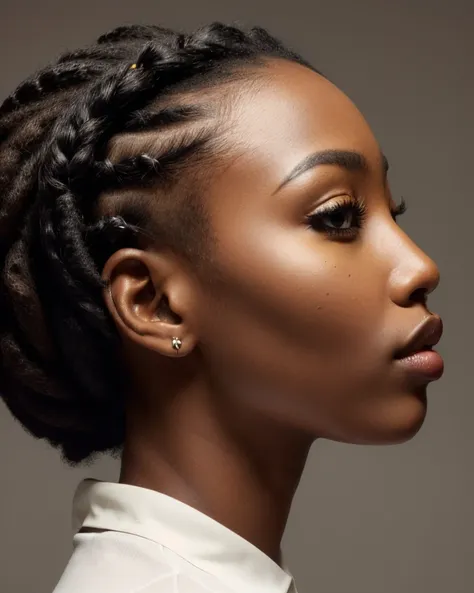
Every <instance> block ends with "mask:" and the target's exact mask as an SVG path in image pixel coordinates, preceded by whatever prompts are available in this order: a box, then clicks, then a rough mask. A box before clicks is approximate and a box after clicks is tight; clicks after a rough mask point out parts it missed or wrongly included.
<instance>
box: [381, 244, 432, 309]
mask: <svg viewBox="0 0 474 593" xmlns="http://www.w3.org/2000/svg"><path fill="white" fill-rule="evenodd" d="M401 241H402V244H401V245H400V244H399V245H398V246H397V247H398V248H397V249H396V250H394V252H393V253H394V257H395V262H394V263H395V265H394V268H393V269H392V273H391V275H390V296H391V299H392V301H393V302H394V303H395V304H397V305H399V306H400V307H410V306H411V305H414V304H416V303H419V304H422V305H425V304H426V300H427V297H428V295H429V294H430V293H431V292H433V290H435V288H436V287H437V286H438V284H439V279H440V276H439V270H438V266H437V265H436V264H435V262H434V261H433V260H432V259H431V258H430V257H429V256H428V255H427V254H426V253H425V252H424V251H422V250H421V249H420V248H419V247H418V246H417V245H415V244H414V243H413V242H412V241H411V239H409V238H408V237H407V236H406V235H405V236H404V237H403V238H402V239H401Z"/></svg>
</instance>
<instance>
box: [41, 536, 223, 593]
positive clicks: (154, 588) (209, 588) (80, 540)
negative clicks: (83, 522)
mask: <svg viewBox="0 0 474 593" xmlns="http://www.w3.org/2000/svg"><path fill="white" fill-rule="evenodd" d="M105 591H106V592H107V593H231V592H230V590H228V589H227V588H226V587H225V586H223V585H222V583H219V582H217V580H216V579H215V578H214V577H212V576H211V575H209V574H207V573H205V572H203V571H201V570H199V569H197V568H196V567H194V566H193V565H192V564H190V563H189V562H187V561H185V560H184V559H182V558H181V557H179V556H177V555H176V554H175V553H174V552H172V551H171V550H169V549H168V548H166V547H163V546H161V545H160V544H157V543H156V542H153V541H150V540H148V539H145V538H141V537H137V536H135V535H129V534H126V533H118V532H101V533H86V534H78V535H76V537H75V539H74V552H73V554H72V556H71V558H70V560H69V563H68V564H67V566H66V568H65V570H64V572H63V574H62V576H61V579H60V580H59V583H58V585H57V586H56V588H55V589H54V592H53V593H104V592H105Z"/></svg>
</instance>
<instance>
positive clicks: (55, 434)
mask: <svg viewBox="0 0 474 593" xmlns="http://www.w3.org/2000/svg"><path fill="white" fill-rule="evenodd" d="M265 57H277V58H283V59H287V60H291V61H295V62H298V63H301V64H305V65H308V64H306V63H305V62H304V61H303V60H302V59H301V58H300V57H299V56H298V55H296V54H295V53H293V52H291V51H289V50H288V49H286V48H284V47H283V46H282V45H281V43H280V42H278V41H277V40H276V39H274V38H273V37H271V36H270V35H269V34H268V33H267V32H266V31H265V30H264V29H261V28H253V29H251V30H250V31H249V32H244V31H242V30H240V29H238V28H235V27H230V26H224V25H222V24H219V23H214V24H212V25H210V26H208V27H205V28H202V29H199V30H198V31H196V32H195V33H193V34H191V35H185V34H182V33H176V32H173V31H171V30H168V29H164V28H161V27H156V26H128V27H120V28H117V29H115V30H113V31H111V32H110V33H108V34H106V35H104V36H102V37H100V38H99V39H98V41H97V42H96V44H94V45H92V46H89V47H86V48H84V49H79V50H77V51H73V52H69V53H66V54H64V55H62V56H61V57H60V58H59V59H58V60H57V61H56V62H55V63H54V64H52V65H50V66H48V67H47V68H45V69H43V70H41V71H39V72H38V73H37V74H35V75H34V76H33V77H31V78H29V79H27V80H26V81H24V82H23V83H22V84H21V85H20V86H19V87H18V88H17V89H16V90H15V92H14V93H13V94H11V95H10V96H9V97H8V98H7V99H6V100H5V101H4V103H3V104H2V105H1V107H0V192H1V193H0V251H1V255H0V262H1V281H0V316H1V317H0V392H1V395H2V397H3V399H4V401H5V403H6V405H7V406H8V408H9V409H10V411H11V412H12V414H13V415H14V416H15V417H16V418H17V419H18V420H19V421H20V422H21V424H22V425H23V426H24V427H25V428H26V430H28V431H29V432H30V433H32V434H33V435H34V436H36V437H38V438H44V439H47V440H48V441H49V442H50V443H51V444H52V445H53V446H56V447H58V448H59V449H60V451H61V452H62V455H63V457H64V458H65V459H66V460H67V461H69V462H70V463H77V462H80V461H82V460H84V459H86V458H88V457H89V456H90V455H92V454H94V453H97V452H101V451H105V450H108V449H116V448H119V447H120V446H121V444H122V443H123V439H124V397H125V390H126V385H127V377H125V376H123V373H124V372H123V370H122V369H123V365H122V364H121V361H120V343H119V338H118V334H117V332H116V330H115V326H114V325H113V322H112V320H111V318H110V316H109V314H108V311H107V309H106V306H105V303H104V300H103V289H104V283H103V281H102V279H101V271H102V269H103V266H104V264H105V262H106V261H107V259H108V258H109V257H110V255H111V254H112V253H113V252H114V251H115V250H117V249H119V248H121V247H126V246H134V245H136V244H137V243H136V242H137V235H138V234H139V233H140V232H141V231H143V232H148V233H149V234H150V235H153V237H154V238H155V239H156V241H161V242H162V243H163V244H166V245H172V247H173V248H175V249H180V250H181V251H182V252H183V253H185V254H187V255H188V256H189V257H192V255H193V254H197V253H199V245H198V243H199V240H200V233H201V234H202V228H203V224H202V220H200V217H201V213H200V209H199V205H198V202H197V201H196V200H195V199H194V194H195V193H196V191H197V190H196V187H199V183H198V180H199V179H200V178H205V173H204V168H205V167H204V165H205V164H206V162H209V158H212V155H213V154H215V152H216V150H217V143H216V135H217V131H216V129H215V127H214V128H213V126H212V117H209V110H207V109H206V108H205V106H204V105H203V101H196V100H195V99H193V97H195V96H196V95H193V91H196V90H198V91H202V90H204V89H211V90H212V89H213V88H214V87H217V86H219V85H220V84H222V83H223V82H225V81H230V82H232V81H235V80H237V79H238V77H239V73H242V72H244V71H245V67H246V66H247V65H257V64H259V63H262V58H265ZM185 97H188V99H187V100H184V98H185ZM189 97H191V99H189ZM192 101H194V103H193V102H192ZM210 120H211V121H210ZM150 132H152V133H153V138H154V140H153V142H151V143H150ZM147 133H148V134H147ZM160 134H163V138H164V139H165V140H164V141H163V142H162V143H161V144H160V142H156V141H155V140H156V138H157V137H159V136H160ZM128 138H133V141H132V140H131V141H130V143H129V144H127V146H128V148H127V150H126V151H125V153H126V154H125V156H124V155H123V154H122V155H121V156H120V158H115V159H113V158H111V157H110V147H111V146H115V145H116V144H117V142H119V144H120V142H121V144H122V145H123V144H126V143H127V139H128ZM130 147H132V148H130ZM122 148H123V146H122ZM118 153H120V150H118ZM206 159H207V161H206ZM200 173H201V174H200ZM191 174H193V175H195V179H194V180H193V183H189V179H190V176H191ZM178 190H179V191H178ZM100 196H107V198H106V199H107V204H108V207H107V209H106V210H107V215H98V210H97V205H98V200H99V197H100ZM151 198H153V199H154V200H155V202H156V200H162V203H161V202H160V208H159V211H160V212H162V213H163V215H162V216H161V219H162V220H161V223H160V216H158V217H157V218H158V219H157V220H155V221H154V223H153V224H154V226H152V222H150V215H149V210H148V211H147V208H146V205H147V203H148V202H149V200H150V199H151Z"/></svg>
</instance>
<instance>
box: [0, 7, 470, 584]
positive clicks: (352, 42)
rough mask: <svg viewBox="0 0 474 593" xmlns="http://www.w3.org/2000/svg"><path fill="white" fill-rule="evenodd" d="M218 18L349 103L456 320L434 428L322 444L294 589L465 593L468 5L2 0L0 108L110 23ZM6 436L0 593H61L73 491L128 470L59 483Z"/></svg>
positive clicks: (297, 529) (54, 462)
mask: <svg viewBox="0 0 474 593" xmlns="http://www.w3.org/2000/svg"><path fill="white" fill-rule="evenodd" d="M213 20H222V21H225V22H229V21H235V20H237V21H239V22H242V23H244V24H245V23H246V24H250V25H253V24H259V25H263V26H265V27H267V28H269V29H270V31H271V32H272V33H274V34H275V35H277V36H280V37H281V38H283V39H284V40H285V41H287V42H288V43H290V44H291V45H293V46H294V47H295V49H297V50H299V51H300V52H302V53H303V55H304V56H305V57H306V58H307V59H309V60H310V61H311V62H312V63H313V64H314V65H315V66H316V67H317V68H318V69H320V70H322V71H323V72H324V73H326V74H327V75H328V76H329V77H330V78H331V79H332V80H333V81H335V82H336V83H337V84H338V85H339V86H340V87H341V88H342V89H343V90H345V91H346V92H347V93H348V94H349V95H350V96H351V97H352V98H353V99H354V100H355V102H356V103H357V104H358V106H359V107H360V108H361V110H362V111H363V112H364V113H365V114H366V116H367V118H368V120H369V122H370V123H371V124H372V126H373V129H374V131H375V133H376V135H377V136H378V138H379V140H380V143H381V145H382V147H383V150H384V152H385V153H386V154H387V155H388V158H389V160H390V163H391V172H390V179H391V183H392V187H393V190H394V196H395V197H398V196H399V195H400V194H402V195H403V196H405V197H406V199H407V201H408V205H409V210H408V213H407V215H406V216H405V217H404V220H403V222H402V224H403V226H404V227H405V228H406V230H407V231H408V232H409V233H410V234H411V235H412V236H413V237H414V239H415V240H416V241H417V242H418V243H419V244H420V245H421V246H422V247H423V248H424V249H425V250H427V251H428V252H429V253H430V255H432V256H433V257H434V259H435V260H436V261H437V262H438V264H439V266H440V268H441V273H442V283H441V285H440V287H439V289H438V290H437V292H436V294H435V295H434V296H433V298H432V306H433V308H434V309H435V310H437V311H439V312H440V313H441V315H442V316H443V318H444V321H445V327H446V332H445V337H444V339H443V342H442V345H441V348H440V350H441V352H442V353H443V354H444V355H445V360H446V374H445V377H444V378H443V379H442V380H441V381H440V382H439V383H437V384H435V385H433V386H432V387H431V389H430V411H429V416H428V420H427V422H426V424H425V426H424V428H423V430H422V431H421V433H420V434H419V436H418V437H417V438H416V439H415V440H414V441H412V442H411V443H409V444H406V445H403V446H399V447H393V448H366V447H360V448H358V447H350V446H346V445H344V446H343V445H336V444H332V443H328V442H320V443H318V444H317V445H316V446H315V447H314V449H313V452H312V456H311V458H310V461H309V464H308V467H307V471H306V473H305V476H304V478H303V481H302V484H301V487H300V489H299V492H298V494H297V497H296V499H295V503H294V508H293V513H292V515H291V517H290V521H289V525H288V530H287V535H286V538H285V542H284V544H285V550H286V553H287V556H288V561H289V564H290V566H291V568H292V570H293V572H294V573H295V576H296V578H297V584H298V588H299V590H300V592H301V593H319V592H324V593H401V592H403V593H472V592H473V591H474V561H473V551H474V542H473V538H472V533H473V528H474V511H473V504H474V460H472V453H473V449H474V448H473V443H474V435H473V428H472V423H473V419H474V399H473V396H474V393H473V386H474V383H473V378H472V365H473V363H472V356H473V348H472V337H473V332H474V323H473V318H472V306H471V305H472V298H473V287H474V286H473V280H472V275H473V273H474V261H473V228H474V207H473V202H474V192H473V189H474V183H473V179H474V177H473V169H474V166H473V159H474V149H473V146H472V137H473V132H474V116H473V109H474V85H473V76H472V75H473V57H474V44H473V37H474V35H473V30H474V8H473V3H472V2H471V1H470V0H465V1H463V0H450V1H449V2H446V1H436V0H385V1H384V0H379V1H377V0H343V1H337V0H332V1H331V0H326V1H323V0H322V1H320V2H314V1H310V0H291V2H287V3H286V5H283V4H281V5H280V4H277V3H276V2H275V1H274V2H269V1H262V0H260V1H259V0H235V3H230V2H225V1H224V0H199V1H197V0H188V1H184V0H173V1H170V2H167V3H165V2H157V1H153V0H149V1H146V0H133V1H132V2H125V1H122V2H117V1H114V0H81V1H77V2H70V1H68V0H51V1H49V2H47V1H38V0H29V1H25V0H15V1H12V0H0V55H1V56H2V60H1V64H2V72H1V76H0V97H1V98H3V97H4V96H6V95H7V94H8V93H9V92H11V91H12V90H13V88H14V87H15V86H16V84H17V83H19V82H20V81H21V80H22V79H23V78H24V77H25V76H27V75H29V74H30V73H31V72H32V71H33V70H34V69H36V68H37V67H39V66H41V65H42V64H44V62H46V61H48V60H50V59H52V58H53V57H54V56H56V54H58V52H61V51H63V50H64V49H66V48H75V47H76V46H78V45H81V44H84V43H88V42H89V41H92V40H93V39H94V38H95V37H96V36H98V35H99V34H101V33H103V32H105V31H107V30H108V29H110V28H112V27H115V26H117V25H120V24H125V23H131V22H143V23H147V22H148V23H158V24H165V25H167V26H172V27H180V28H185V29H190V28H193V27H195V26H196V25H199V24H204V23H207V22H209V21H213ZM0 435H1V436H0V444H1V446H0V470H1V471H0V480H1V482H0V591H1V592H2V593H31V592H34V593H51V591H52V589H53V587H54V585H55V583H56V581H57V579H58V578H59V576H60V573H61V571H62V569H63V567H64V565H65V563H66V561H67V559H68V556H69V554H70V551H71V534H70V503H71V497H72V494H73V491H74V488H75V487H76V485H77V483H78V482H79V480H80V479H82V478H83V477H84V476H96V477H99V478H102V479H115V478H116V477H117V465H116V463H115V462H113V461H111V460H109V459H107V458H105V459H103V460H101V461H100V462H98V463H97V464H96V465H94V466H93V467H88V468H82V469H74V470H72V469H68V468H65V467H64V466H62V465H61V463H60V460H59V457H58V455H57V454H56V453H55V452H54V451H52V450H50V449H49V448H48V447H47V446H46V445H45V444H43V443H41V442H37V441H34V440H33V439H32V438H31V437H29V436H27V435H26V434H25V433H24V432H23V431H22V429H21V428H20V427H19V426H18V425H16V424H15V423H14V422H13V421H12V419H11V418H10V417H9V415H8V414H7V412H6V410H5V409H4V407H3V406H1V407H0ZM85 593H87V592H85ZM104 593H106V592H104ZM107 593H109V592H107ZM110 593H113V592H110ZM243 593H244V592H243Z"/></svg>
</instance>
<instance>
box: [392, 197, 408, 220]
mask: <svg viewBox="0 0 474 593" xmlns="http://www.w3.org/2000/svg"><path fill="white" fill-rule="evenodd" d="M407 208H408V206H407V203H406V202H405V199H404V198H403V197H402V198H401V199H400V203H399V204H397V205H396V206H395V207H394V208H392V209H391V214H392V217H393V219H394V220H396V219H397V218H398V217H399V216H401V215H402V214H405V212H406V211H407Z"/></svg>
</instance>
